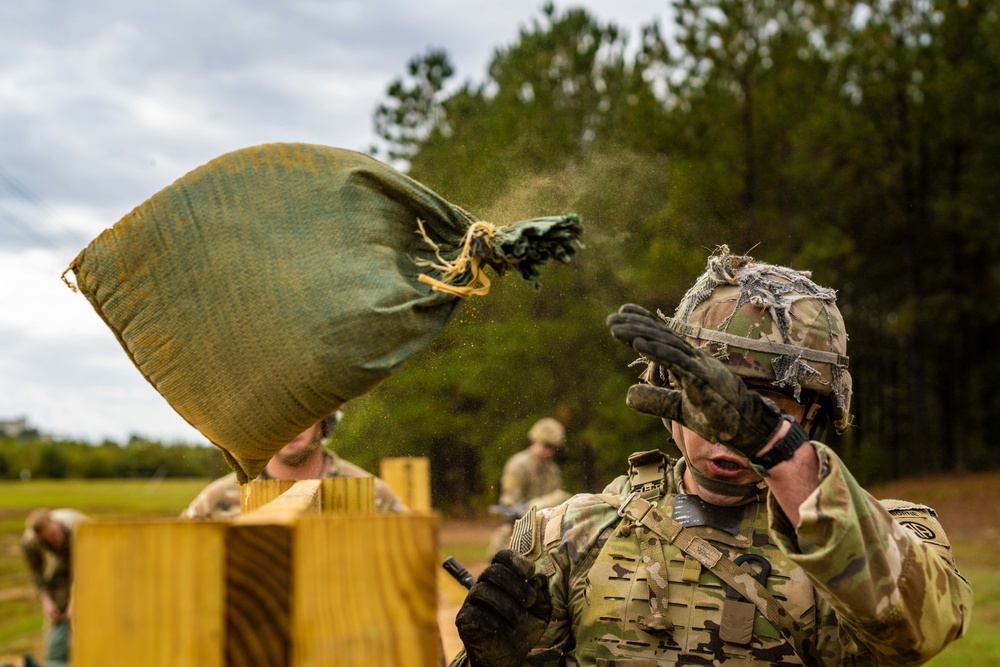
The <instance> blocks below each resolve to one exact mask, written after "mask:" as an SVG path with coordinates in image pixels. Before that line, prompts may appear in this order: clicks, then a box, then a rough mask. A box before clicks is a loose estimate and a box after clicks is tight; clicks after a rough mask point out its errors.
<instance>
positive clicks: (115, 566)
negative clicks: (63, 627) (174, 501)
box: [70, 521, 227, 667]
mask: <svg viewBox="0 0 1000 667" xmlns="http://www.w3.org/2000/svg"><path fill="white" fill-rule="evenodd" d="M225 533H226V525H225V523H223V522H213V521H204V522H202V521H199V522H191V521H187V522H182V521H162V522H128V521H118V522H109V523H102V522H97V521H94V522H88V523H84V524H81V525H80V526H79V527H78V529H77V532H76V535H75V537H74V542H73V567H74V584H73V598H74V601H73V606H74V610H75V614H74V617H73V642H72V644H71V649H70V650H71V652H72V653H71V663H72V664H73V665H74V667H105V666H106V665H112V664H114V665H143V666H144V667H161V666H162V667H176V666H177V665H199V667H222V666H223V665H225V664H226V663H225V662H224V660H225V656H224V650H223V648H224V644H223V638H224V637H225V634H226V633H225V629H226V628H225V622H226V621H225V619H226V614H225V606H226V603H227V599H226V586H225V548H224V547H225Z"/></svg>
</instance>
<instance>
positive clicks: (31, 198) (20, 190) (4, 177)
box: [0, 167, 78, 249]
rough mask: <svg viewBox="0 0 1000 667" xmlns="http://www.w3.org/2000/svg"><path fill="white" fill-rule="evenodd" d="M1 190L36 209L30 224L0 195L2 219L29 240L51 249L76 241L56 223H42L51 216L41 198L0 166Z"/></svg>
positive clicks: (72, 235)
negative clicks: (34, 221) (5, 203)
mask: <svg viewBox="0 0 1000 667" xmlns="http://www.w3.org/2000/svg"><path fill="white" fill-rule="evenodd" d="M3 192H6V193H7V194H9V195H11V196H12V198H13V199H15V200H20V201H22V202H25V203H27V204H29V205H30V207H31V208H33V209H35V210H36V211H37V219H36V224H31V223H29V222H26V221H25V220H24V219H23V218H22V217H21V216H20V215H18V214H17V213H15V212H14V211H13V210H12V209H11V208H10V207H9V206H5V205H4V203H3V197H0V214H2V220H3V221H4V222H9V223H10V225H11V226H12V227H13V228H14V229H15V231H17V232H18V233H19V234H20V235H21V236H23V237H24V238H25V239H26V240H28V241H29V242H31V243H36V244H41V245H44V246H46V247H49V248H53V249H55V248H59V247H61V246H65V245H70V244H73V243H77V242H78V239H77V237H76V235H74V234H72V233H71V232H68V231H67V230H65V229H62V228H60V227H58V226H57V225H53V224H44V223H50V221H51V220H52V218H53V216H52V215H51V211H49V209H48V207H47V206H46V205H45V203H44V202H43V201H42V199H41V198H40V197H38V196H37V195H36V194H35V193H34V192H32V191H31V189H30V188H29V187H28V186H26V185H24V184H23V183H21V182H20V181H19V180H17V179H16V178H14V176H13V175H12V174H11V173H10V172H9V171H7V170H6V169H4V168H3V167H0V194H2V193H3ZM38 223H43V224H38Z"/></svg>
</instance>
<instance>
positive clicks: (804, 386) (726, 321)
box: [645, 245, 851, 433]
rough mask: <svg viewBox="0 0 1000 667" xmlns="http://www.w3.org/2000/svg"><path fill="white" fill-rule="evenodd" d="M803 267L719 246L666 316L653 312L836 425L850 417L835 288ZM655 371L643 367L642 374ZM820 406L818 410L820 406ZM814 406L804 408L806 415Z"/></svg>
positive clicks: (755, 383) (751, 380)
mask: <svg viewBox="0 0 1000 667" xmlns="http://www.w3.org/2000/svg"><path fill="white" fill-rule="evenodd" d="M810 276H811V273H810V272H808V271H796V270H794V269H790V268H787V267H783V266H775V265H772V264H765V263H763V262H758V261H756V260H754V259H753V258H752V257H749V256H745V255H732V254H730V252H729V248H728V247H727V246H724V245H723V246H719V247H718V248H716V250H715V251H714V252H713V253H712V255H711V256H710V257H709V259H708V268H707V269H706V271H705V273H703V274H702V275H701V276H699V278H698V280H697V281H696V282H695V284H694V286H692V287H691V289H689V290H688V291H687V293H686V294H685V295H684V298H683V299H681V302H680V304H679V305H678V306H677V310H676V312H675V313H674V317H666V316H665V315H663V313H658V314H659V315H660V317H661V318H662V319H663V320H664V321H665V322H666V323H667V325H668V326H670V327H671V328H672V329H674V330H675V331H677V332H678V333H681V334H683V335H684V336H685V337H686V338H687V340H688V342H690V343H691V344H692V345H695V346H698V347H702V348H704V349H705V350H706V351H707V352H709V353H710V354H713V355H715V356H716V357H717V358H719V359H720V360H721V361H722V362H723V363H725V364H726V365H727V366H728V367H729V368H730V369H731V370H732V371H733V372H734V373H736V374H737V375H739V376H740V377H741V378H743V379H744V381H745V382H747V384H749V385H750V386H752V387H761V388H774V390H775V391H780V392H781V393H784V394H790V395H792V396H794V398H795V400H797V401H799V402H800V403H804V404H805V405H806V407H807V410H808V409H810V403H812V402H813V401H812V400H811V399H812V398H814V397H815V399H816V401H815V405H816V406H817V407H819V408H820V409H821V410H820V411H821V412H826V413H827V415H826V416H827V417H828V418H829V421H830V423H831V424H832V425H833V427H834V428H835V429H836V431H837V432H838V433H842V432H843V431H844V430H846V429H847V427H848V426H850V423H851V412H850V408H851V374H850V373H849V372H848V370H847V366H848V357H847V331H846V330H845V328H844V318H843V316H842V315H841V313H840V310H839V309H838V308H837V303H836V302H837V293H836V291H835V290H832V289H829V288H826V287H820V286H819V285H817V284H816V283H814V282H813V281H812V280H811V278H810ZM653 372H655V370H654V367H653V365H651V366H650V367H649V368H648V369H647V371H646V374H645V375H646V378H645V379H646V380H647V381H650V382H653V383H654V384H659V382H656V381H655V380H660V378H652V377H649V376H650V374H652V373H653ZM824 408H825V410H823V409H824ZM815 417H816V415H815V414H812V413H811V412H807V413H806V419H814V418H815Z"/></svg>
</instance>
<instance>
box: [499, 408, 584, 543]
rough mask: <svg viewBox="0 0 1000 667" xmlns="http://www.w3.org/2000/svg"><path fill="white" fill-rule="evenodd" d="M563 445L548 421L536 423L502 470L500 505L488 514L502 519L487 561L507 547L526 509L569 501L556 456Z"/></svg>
mask: <svg viewBox="0 0 1000 667" xmlns="http://www.w3.org/2000/svg"><path fill="white" fill-rule="evenodd" d="M565 443H566V429H565V428H564V427H563V425H562V424H561V423H559V422H558V421H556V420H555V419H552V418H551V417H544V418H542V419H539V420H538V421H537V422H535V423H534V425H533V426H532V427H531V429H530V430H529V431H528V447H527V448H526V449H522V450H521V451H519V452H518V453H517V454H514V455H513V456H511V457H510V458H509V459H507V463H505V464H504V467H503V475H502V476H501V478H500V503H499V504H497V505H493V506H492V507H491V508H490V512H491V513H493V514H497V515H499V516H501V517H503V518H504V524H503V525H502V526H500V527H499V528H497V529H496V531H494V533H493V535H492V537H491V538H490V544H489V547H487V557H488V558H491V557H492V556H493V554H495V553H496V552H498V551H499V550H500V549H503V548H504V547H506V546H507V543H508V542H510V535H511V530H512V527H513V524H514V522H515V521H516V520H517V519H519V518H521V516H522V515H523V514H524V513H525V512H526V511H528V508H529V507H535V508H536V509H542V508H544V507H553V506H555V505H558V504H559V503H561V502H563V501H564V500H566V499H567V498H569V493H567V492H566V491H564V490H563V488H562V473H561V472H560V470H559V465H558V464H557V463H556V462H555V456H556V453H557V452H558V451H559V450H560V449H561V448H562V446H563V445H564V444H565Z"/></svg>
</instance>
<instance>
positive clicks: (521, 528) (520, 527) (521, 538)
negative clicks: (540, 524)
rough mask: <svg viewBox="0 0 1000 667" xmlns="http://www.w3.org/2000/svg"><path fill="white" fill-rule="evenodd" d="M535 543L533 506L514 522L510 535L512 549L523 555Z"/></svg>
mask: <svg viewBox="0 0 1000 667" xmlns="http://www.w3.org/2000/svg"><path fill="white" fill-rule="evenodd" d="M534 543H535V508H534V507H532V508H531V509H529V510H528V511H527V512H525V513H524V516H522V517H521V518H520V519H518V520H517V521H515V522H514V531H513V534H512V535H511V536H510V548H511V550H512V551H514V552H516V553H519V554H522V555H525V554H527V553H528V552H530V551H531V547H532V545H534Z"/></svg>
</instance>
